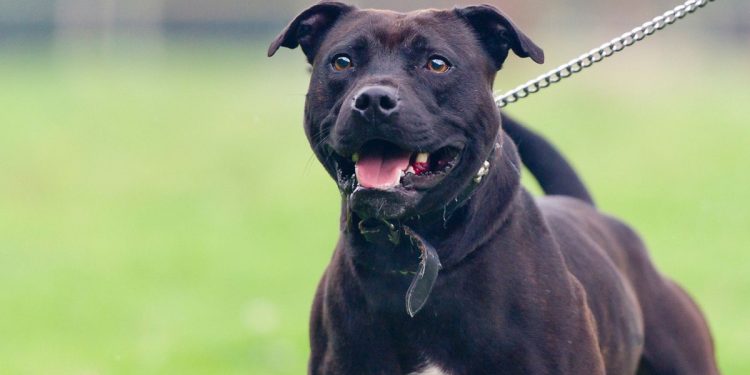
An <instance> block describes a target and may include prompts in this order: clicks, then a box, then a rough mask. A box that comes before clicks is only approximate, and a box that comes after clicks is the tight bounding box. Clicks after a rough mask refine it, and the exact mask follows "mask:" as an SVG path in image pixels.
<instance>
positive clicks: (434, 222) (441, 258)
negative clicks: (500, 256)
mask: <svg viewBox="0 0 750 375" xmlns="http://www.w3.org/2000/svg"><path fill="white" fill-rule="evenodd" d="M503 143H504V144H507V145H508V146H505V147H500V146H499V145H500V143H498V145H497V146H496V149H495V151H494V152H493V153H492V154H491V159H490V160H488V161H487V162H485V163H483V164H482V167H481V169H480V171H479V172H478V174H477V175H476V176H474V178H473V179H472V181H471V182H470V185H469V187H468V188H467V191H466V196H461V197H460V199H459V200H458V201H452V202H453V203H455V205H449V206H447V207H445V208H444V209H442V210H439V211H436V212H433V213H431V214H425V215H420V216H413V217H411V218H407V219H404V220H403V221H395V220H393V221H390V220H377V219H372V218H371V219H366V220H362V219H361V218H360V217H359V216H358V215H357V214H354V213H353V212H351V211H349V210H346V209H345V212H344V215H346V216H345V217H344V220H345V221H346V225H345V233H344V234H345V240H346V241H347V242H348V246H347V247H348V248H349V249H350V250H351V253H352V254H351V255H352V259H353V262H354V264H356V265H358V266H359V267H361V268H362V269H363V270H364V271H365V272H368V273H374V274H376V275H377V274H378V273H379V274H381V275H383V277H396V278H398V279H401V280H399V282H396V283H394V285H399V286H398V288H395V289H394V290H393V291H392V293H393V295H395V296H399V297H400V298H402V301H403V296H404V294H405V293H406V304H407V306H406V307H407V313H409V315H411V316H414V314H416V312H417V311H419V309H420V308H421V307H422V304H423V303H424V302H425V301H424V300H425V299H426V297H427V296H428V295H429V291H430V289H431V288H432V287H431V285H430V286H425V285H424V283H425V282H429V283H432V282H434V276H435V275H434V274H431V272H434V273H436V272H437V269H439V268H437V269H436V267H440V265H441V264H442V265H443V267H448V268H450V267H452V266H453V265H455V264H457V263H459V262H460V261H461V260H462V259H464V258H465V257H466V256H468V255H469V254H470V253H471V252H472V251H474V249H476V248H477V247H479V246H480V245H481V244H482V243H483V242H484V241H486V238H488V237H489V236H491V235H492V234H493V233H495V232H496V231H497V229H498V228H500V226H502V224H503V222H504V221H505V219H506V218H507V215H508V214H507V211H508V210H509V208H510V207H509V206H510V204H511V202H512V201H513V199H514V198H515V197H516V195H517V194H518V191H519V186H520V175H519V174H518V165H519V162H520V161H519V160H518V157H517V154H516V152H515V147H514V145H513V143H512V142H511V141H510V140H508V139H506V140H504V142H503ZM346 203H347V204H348V203H349V201H347V202H346ZM452 228H460V229H459V230H453V229H452ZM467 239H471V241H468V242H467ZM456 243H462V244H463V246H454V245H453V244H456ZM467 243H468V244H469V246H466V245H467ZM432 249H435V250H432ZM420 271H423V272H422V273H421V274H420ZM424 271H427V273H426V277H425V273H424ZM421 277H424V279H421ZM430 277H432V279H430ZM405 279H410V280H412V281H411V285H410V286H409V288H408V290H407V289H404V290H398V289H399V288H405V282H404V280H405ZM421 280H426V281H424V282H421V283H420V281H421ZM406 285H408V284H406ZM414 290H417V291H421V293H425V292H426V293H427V294H426V295H423V294H422V295H420V294H419V293H417V294H412V293H410V292H413V291H414ZM387 299H388V300H389V302H387V303H384V304H385V305H389V306H390V305H394V304H395V303H394V302H393V299H392V297H391V298H387ZM381 302H382V301H381ZM373 303H376V304H377V303H379V302H378V301H377V300H374V301H373ZM400 310H401V311H402V312H403V305H402V308H401V309H400Z"/></svg>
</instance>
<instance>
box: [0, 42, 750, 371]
mask: <svg viewBox="0 0 750 375" xmlns="http://www.w3.org/2000/svg"><path fill="white" fill-rule="evenodd" d="M661 46H662V47H663V45H661ZM555 48H562V47H555ZM264 50H265V46H264V45H255V44H248V43H246V42H243V43H231V42H227V41H223V42H217V41H204V42H200V41H190V42H187V41H183V42H168V43H166V44H165V45H164V46H163V47H162V48H161V49H157V50H154V51H151V52H148V53H141V52H139V51H138V49H137V48H136V47H134V46H133V45H129V44H119V45H118V48H115V49H114V50H112V51H110V52H108V53H101V52H97V51H95V50H90V51H89V50H83V51H78V52H75V53H71V52H65V51H59V50H56V49H55V48H36V47H13V48H4V49H0V79H1V80H2V85H1V89H0V311H1V312H0V336H1V337H2V340H0V373H3V374H52V373H54V374H119V373H123V374H125V373H132V374H206V373H214V374H232V373H237V374H239V373H243V374H255V375H266V374H279V375H280V374H300V373H304V371H305V370H304V369H305V365H306V357H307V351H308V344H307V315H308V311H309V306H310V302H311V299H312V296H313V291H314V288H315V286H316V283H317V280H318V278H319V276H320V275H321V273H322V272H323V269H324V268H325V265H326V263H327V262H328V259H329V257H330V254H331V249H332V247H333V245H334V242H335V240H336V237H337V220H338V209H339V208H338V204H339V196H338V193H337V191H336V189H335V186H334V184H333V183H332V182H331V181H329V178H328V177H327V175H326V174H325V173H324V172H323V171H322V168H321V167H320V166H319V165H318V163H317V161H316V160H315V159H314V157H313V156H312V153H311V152H310V151H309V147H308V145H307V142H306V140H305V138H304V135H303V131H302V125H301V123H302V108H303V102H304V98H305V91H306V84H307V82H306V81H307V73H306V67H305V65H304V64H303V60H302V58H301V56H300V55H299V54H298V52H297V51H295V52H292V53H290V52H282V53H279V55H278V56H277V57H276V58H275V59H274V60H267V59H265V58H264ZM703 51H704V50H702V49H701V50H700V52H701V53H693V54H687V55H685V54H683V55H679V54H678V55H677V57H675V55H673V54H672V53H674V52H670V53H666V52H664V51H661V50H660V49H656V48H651V49H647V48H644V49H643V50H642V52H640V53H633V54H630V55H627V54H626V55H625V57H623V58H622V59H620V60H617V61H615V62H612V63H610V65H609V66H608V67H606V68H597V69H594V70H593V71H592V72H591V73H587V74H586V75H584V76H583V78H580V79H576V80H572V81H570V82H569V83H564V84H561V86H560V87H558V88H555V89H550V91H549V92H548V93H547V94H543V95H539V96H538V97H536V98H534V99H528V100H526V101H524V102H522V103H519V104H516V105H513V106H512V107H510V112H511V113H512V114H514V115H515V116H517V117H519V118H520V119H522V120H524V121H525V122H527V123H528V124H529V125H530V126H531V127H532V128H535V129H537V130H539V131H541V132H542V133H544V134H546V135H547V136H549V138H550V139H552V140H553V142H554V143H555V144H557V145H559V147H560V148H561V149H562V150H563V151H564V152H565V153H566V155H568V156H569V157H570V158H571V160H572V161H573V162H574V164H576V166H577V167H578V169H579V171H580V173H581V174H582V175H583V176H584V178H585V180H586V181H587V183H588V184H589V186H590V188H591V190H592V191H593V193H594V195H595V197H596V198H597V200H598V202H599V204H600V206H601V208H602V209H603V210H605V211H607V212H609V213H612V214H615V215H617V216H619V217H622V218H624V219H625V220H626V221H628V222H629V223H631V224H632V225H633V226H635V227H636V228H637V229H638V230H639V231H640V233H641V234H642V235H643V237H644V239H645V240H646V242H647V243H648V244H649V245H650V248H651V251H652V254H653V258H654V260H655V262H656V263H657V264H658V265H659V267H660V268H661V269H662V270H663V271H664V272H665V273H666V274H668V275H670V276H671V277H673V278H675V279H676V280H678V281H679V282H680V283H682V284H683V285H684V286H685V287H686V288H687V289H688V290H689V291H690V293H691V294H692V295H693V296H694V297H695V298H696V299H697V300H698V301H699V303H700V304H701V305H702V307H703V308H704V309H705V311H706V313H707V315H708V318H709V320H710V324H711V326H712V328H713V332H714V335H715V338H716V344H717V347H718V354H719V360H720V362H721V366H722V368H723V370H724V372H725V373H726V374H746V373H750V359H749V358H750V357H748V356H747V354H748V349H750V341H749V340H750V339H748V335H747V332H748V331H750V315H748V314H747V311H748V310H750V299H748V296H750V274H748V272H747V270H748V269H750V262H749V261H748V259H749V258H748V255H747V253H748V245H749V244H750V231H748V228H749V227H750V197H748V186H749V185H750V175H749V174H748V173H747V171H748V168H747V164H748V161H750V148H748V145H749V144H750V127H748V126H747V125H748V117H749V116H748V114H749V113H750V110H749V109H748V106H747V103H750V92H748V90H747V84H748V83H750V72H748V70H747V69H746V65H745V64H746V61H747V56H746V55H741V54H734V55H733V54H724V55H722V59H721V61H720V62H719V61H712V60H709V59H708V58H707V57H706V56H710V55H711V54H705V55H704V54H703ZM680 53H682V52H680ZM548 56H553V57H554V56H555V55H554V54H552V55H548ZM556 56H560V55H556ZM567 57H569V56H567V55H562V56H561V57H559V58H558V59H557V61H559V62H562V60H563V58H567ZM644 57H646V58H644ZM550 61H555V59H554V58H553V59H552V60H550ZM674 61H680V64H672V62H674ZM526 65H530V64H528V63H525V64H521V63H520V62H518V61H514V62H511V63H509V65H508V68H507V70H508V71H509V73H503V74H501V75H500V81H499V82H500V84H499V86H498V87H502V88H509V87H510V86H512V85H515V84H516V83H518V82H521V81H524V80H526V79H528V78H529V75H530V74H531V73H532V69H536V70H533V72H537V73H538V72H541V70H540V69H541V68H532V67H526ZM605 65H606V64H605ZM521 66H524V67H523V68H521ZM526 183H527V184H528V185H529V186H531V187H532V188H534V186H533V184H534V183H533V181H531V180H530V179H529V178H528V176H527V177H526Z"/></svg>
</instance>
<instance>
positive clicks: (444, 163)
mask: <svg viewBox="0 0 750 375" xmlns="http://www.w3.org/2000/svg"><path fill="white" fill-rule="evenodd" d="M297 46H299V47H301V49H302V52H303V53H304V55H305V56H306V58H307V61H308V63H309V64H310V65H311V67H312V68H311V79H310V86H309V91H308V93H307V99H306V104H305V117H304V128H305V132H306V135H307V137H308V139H309V142H310V145H311V147H312V149H313V151H314V153H315V155H316V157H317V158H318V159H319V161H320V162H321V163H322V165H323V166H324V167H325V169H326V171H327V172H328V173H329V174H330V175H331V177H332V178H333V179H334V181H335V182H336V184H337V186H338V188H339V190H340V192H341V202H342V204H341V206H342V207H341V220H340V227H341V235H340V239H339V241H338V244H337V246H336V248H335V251H334V254H333V258H332V260H331V263H330V264H329V266H328V267H327V269H326V271H325V274H324V275H323V277H322V279H321V281H320V284H319V286H318V289H317V292H316V294H315V299H314V303H313V307H312V314H311V321H310V345H311V354H310V359H309V365H308V366H309V371H308V373H309V374H314V375H319V374H327V375H328V374H347V375H352V374H424V375H426V374H432V375H438V374H450V375H458V374H472V375H477V374H526V375H528V374H571V375H603V374H608V375H625V374H628V375H632V374H638V375H647V374H651V375H667V374H680V375H684V374H696V375H712V374H718V373H719V372H718V369H717V366H716V362H715V359H714V357H715V356H714V348H713V343H712V338H711V335H710V333H709V329H708V327H707V324H706V322H705V320H704V318H703V316H702V315H701V312H700V311H699V308H698V307H697V306H696V304H695V303H694V302H693V301H692V300H691V299H690V297H689V296H688V295H687V294H686V293H685V292H684V291H683V290H682V289H681V288H680V287H679V286H677V285H676V284H675V283H674V282H672V281H670V280H669V279H667V278H666V277H664V276H662V275H661V274H660V273H659V272H658V271H657V270H656V269H655V268H654V266H653V265H652V263H651V261H650V260H649V256H648V254H647V251H646V248H645V246H644V244H643V242H642V241H641V240H640V238H639V237H638V235H637V234H636V233H635V232H634V231H633V230H632V229H631V228H629V227H628V226H627V225H626V224H624V223H622V222H621V221H619V220H617V219H615V218H613V217H611V216H608V215H606V214H604V213H602V212H600V211H598V210H597V208H596V207H595V205H594V202H593V200H592V199H591V196H590V194H589V193H588V191H587V190H586V187H585V186H584V184H583V183H582V182H581V180H580V178H579V177H578V176H577V175H576V173H575V171H574V170H573V168H572V167H571V166H570V165H569V163H568V162H567V161H566V160H565V159H564V158H563V156H562V155H560V153H559V152H558V151H557V150H556V149H555V148H554V147H553V146H552V145H550V144H549V143H548V142H547V141H546V140H545V139H544V138H542V137H540V136H539V135H537V134H536V133H534V132H532V131H530V130H528V129H526V128H525V127H523V126H521V125H520V124H519V123H517V122H516V121H514V120H512V119H509V118H508V117H507V116H502V117H503V119H504V120H503V122H502V126H501V113H500V111H499V110H498V109H497V107H496V106H495V103H494V101H493V95H492V84H493V81H494V79H495V76H496V74H497V72H498V71H499V70H500V69H501V67H502V65H503V62H504V61H505V60H506V58H507V57H508V55H509V53H510V52H513V53H514V54H515V55H517V56H519V57H522V58H527V57H528V58H530V59H531V60H533V61H535V62H537V63H542V62H543V60H544V53H543V51H542V49H541V48H539V47H538V46H537V45H536V44H535V43H534V42H533V41H532V40H531V39H530V38H529V37H528V36H527V35H526V34H524V33H523V32H522V31H521V30H520V29H519V28H518V27H517V26H516V25H515V24H514V23H513V22H512V21H511V20H510V18H508V17H507V16H506V15H505V14H504V13H503V12H501V11H500V10H498V9H496V8H494V7H492V6H488V5H479V6H467V7H457V8H454V9H449V10H422V11H416V12H411V13H405V14H404V13H396V12H391V11H384V10H370V9H367V10H361V9H358V8H356V7H354V6H351V5H347V4H342V3H338V2H322V3H318V4H316V5H314V6H312V7H310V8H309V9H307V10H305V11H303V12H302V13H301V14H299V15H298V16H297V17H296V18H294V19H293V20H292V21H291V23H290V24H289V25H288V26H287V27H286V28H285V29H284V30H283V31H282V32H281V34H280V35H279V36H278V37H277V38H276V39H275V40H274V41H273V43H272V44H271V46H270V48H269V51H268V55H269V56H272V55H274V53H275V52H276V51H277V50H278V49H279V48H280V47H288V48H296V47H297ZM519 155H520V156H519ZM522 161H523V163H524V164H525V165H526V166H527V167H528V168H529V169H530V171H531V172H532V174H533V175H534V176H535V178H536V179H537V180H538V181H539V183H540V185H541V186H542V188H543V190H544V191H545V193H546V195H545V196H543V197H538V198H534V197H532V196H531V195H530V194H529V193H528V192H527V191H526V190H524V188H523V187H522V186H521V184H520V176H521V174H520V172H519V171H520V170H521V167H522V164H521V162H522Z"/></svg>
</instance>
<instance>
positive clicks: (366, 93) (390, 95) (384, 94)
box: [352, 86, 398, 118]
mask: <svg viewBox="0 0 750 375" xmlns="http://www.w3.org/2000/svg"><path fill="white" fill-rule="evenodd" d="M397 108H398V92H397V91H396V89H395V88H393V87H388V86H368V87H365V88H363V89H361V90H359V92H358V93H357V95H355V96H354V100H353V101H352V110H353V111H355V112H359V113H360V114H362V115H364V116H365V117H366V118H372V117H374V116H377V115H380V116H388V115H390V114H392V113H393V112H395V111H396V109H397Z"/></svg>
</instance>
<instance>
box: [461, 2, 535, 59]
mask: <svg viewBox="0 0 750 375" xmlns="http://www.w3.org/2000/svg"><path fill="white" fill-rule="evenodd" d="M454 11H455V12H456V14H458V15H459V16H460V17H461V18H463V19H464V20H465V21H466V22H467V23H468V24H469V26H471V27H472V28H473V29H474V31H475V32H476V34H477V36H478V37H479V40H480V41H481V42H482V45H483V46H484V48H485V49H486V50H487V52H488V53H489V54H490V56H491V57H492V59H493V61H494V62H495V68H497V69H500V68H501V67H502V65H503V62H504V61H505V59H506V58H507V57H508V51H509V50H513V52H515V53H516V55H518V56H519V57H531V59H532V60H534V62H536V63H538V64H541V63H543V62H544V51H542V49H541V48H539V47H538V46H537V45H536V44H534V42H532V41H531V39H529V37H527V36H526V34H524V33H523V32H522V31H521V30H520V29H518V27H516V25H514V24H513V22H512V21H511V20H510V18H508V16H506V15H505V14H504V13H503V12H501V11H500V10H499V9H497V8H495V7H493V6H491V5H476V6H468V7H465V8H455V9H454Z"/></svg>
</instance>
